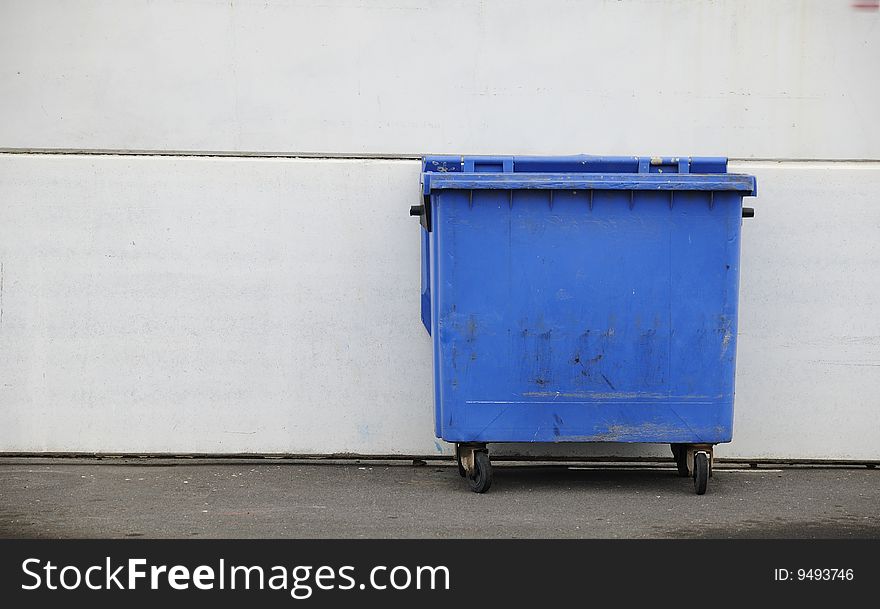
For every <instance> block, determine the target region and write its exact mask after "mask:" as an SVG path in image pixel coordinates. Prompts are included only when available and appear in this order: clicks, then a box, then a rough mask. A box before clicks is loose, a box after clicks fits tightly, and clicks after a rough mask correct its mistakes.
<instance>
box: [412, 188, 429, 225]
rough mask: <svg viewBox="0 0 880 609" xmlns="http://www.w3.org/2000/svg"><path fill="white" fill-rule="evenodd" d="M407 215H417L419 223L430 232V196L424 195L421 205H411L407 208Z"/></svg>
mask: <svg viewBox="0 0 880 609" xmlns="http://www.w3.org/2000/svg"><path fill="white" fill-rule="evenodd" d="M409 215H411V216H418V217H419V224H421V225H422V226H424V227H425V230H426V231H428V232H429V233H430V232H431V197H430V196H429V195H425V196H424V197H423V203H422V204H421V205H413V206H411V207H410V208H409Z"/></svg>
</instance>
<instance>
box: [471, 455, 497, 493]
mask: <svg viewBox="0 0 880 609" xmlns="http://www.w3.org/2000/svg"><path fill="white" fill-rule="evenodd" d="M468 482H470V485H471V490H472V491H473V492H475V493H485V492H486V491H488V490H489V487H490V486H492V464H491V463H490V462H489V453H487V452H483V451H480V452H477V453H474V473H473V475H472V476H468Z"/></svg>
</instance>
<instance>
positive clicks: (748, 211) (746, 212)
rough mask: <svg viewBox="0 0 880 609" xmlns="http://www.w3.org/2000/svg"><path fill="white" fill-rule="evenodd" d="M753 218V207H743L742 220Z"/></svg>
mask: <svg viewBox="0 0 880 609" xmlns="http://www.w3.org/2000/svg"><path fill="white" fill-rule="evenodd" d="M754 217H755V208H754V207H743V218H754Z"/></svg>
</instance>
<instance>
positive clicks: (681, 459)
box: [670, 444, 691, 478]
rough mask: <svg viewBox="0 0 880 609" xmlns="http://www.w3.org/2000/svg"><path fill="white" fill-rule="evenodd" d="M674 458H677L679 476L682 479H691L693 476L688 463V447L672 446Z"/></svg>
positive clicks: (676, 464) (681, 445)
mask: <svg viewBox="0 0 880 609" xmlns="http://www.w3.org/2000/svg"><path fill="white" fill-rule="evenodd" d="M670 446H671V447H672V456H673V457H674V458H675V467H676V468H677V469H678V475H679V476H681V477H682V478H689V477H690V475H691V472H690V470H689V469H688V463H687V447H685V446H684V445H683V444H671V445H670Z"/></svg>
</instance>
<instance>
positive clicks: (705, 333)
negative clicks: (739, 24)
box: [421, 157, 755, 444]
mask: <svg viewBox="0 0 880 609" xmlns="http://www.w3.org/2000/svg"><path fill="white" fill-rule="evenodd" d="M652 163H653V164H652ZM424 169H425V171H424V172H423V174H422V180H423V194H424V196H425V207H426V212H425V213H426V216H425V217H424V218H423V228H422V229H421V230H422V292H423V299H422V319H423V321H424V322H425V325H426V327H427V328H428V331H429V332H430V333H431V335H432V338H433V347H434V390H435V411H436V417H435V432H436V435H437V436H438V437H440V438H442V439H444V440H446V441H449V442H460V443H468V442H477V443H483V442H594V441H603V442H605V441H613V442H664V443H667V442H668V443H712V444H714V443H720V442H728V441H730V440H731V437H732V433H733V402H734V370H735V360H736V336H737V299H738V287H739V258H740V256H739V254H740V228H741V222H742V218H741V216H742V198H743V196H744V195H751V194H754V191H755V183H754V178H752V177H751V176H743V175H731V174H727V173H726V159H718V158H710V159H686V158H683V159H677V158H676V159H654V160H653V161H652V160H649V159H646V158H641V159H640V158H634V157H623V158H607V157H606V158H597V157H562V158H522V157H500V158H480V157H471V158H468V157H466V158H464V159H462V158H461V157H441V158H437V157H433V158H432V157H428V158H426V159H425V161H424ZM695 170H698V171H699V173H697V172H695ZM427 227H430V231H429V230H427Z"/></svg>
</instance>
